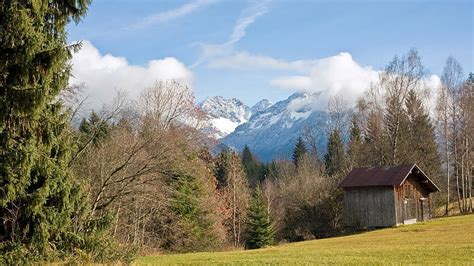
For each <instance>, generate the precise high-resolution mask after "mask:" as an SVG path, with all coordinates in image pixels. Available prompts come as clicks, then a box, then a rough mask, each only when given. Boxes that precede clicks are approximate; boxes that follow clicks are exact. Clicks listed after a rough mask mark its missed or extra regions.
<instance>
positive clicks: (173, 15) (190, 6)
mask: <svg viewBox="0 0 474 266" xmlns="http://www.w3.org/2000/svg"><path fill="white" fill-rule="evenodd" d="M215 2H217V1H216V0H196V1H192V2H189V3H187V4H184V5H182V6H179V7H177V8H175V9H171V10H167V11H163V12H159V13H156V14H153V15H150V16H148V17H145V18H144V19H143V20H141V21H140V22H138V23H136V24H133V25H131V26H130V27H129V28H139V27H145V26H150V25H152V24H155V23H159V22H167V21H171V20H174V19H177V18H180V17H183V16H186V15H188V14H190V13H192V12H194V11H196V10H198V9H199V8H202V7H204V6H207V5H210V4H213V3H215Z"/></svg>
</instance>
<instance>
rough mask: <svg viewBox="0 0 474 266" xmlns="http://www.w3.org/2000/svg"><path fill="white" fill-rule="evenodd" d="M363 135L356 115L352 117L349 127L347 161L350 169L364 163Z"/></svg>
mask: <svg viewBox="0 0 474 266" xmlns="http://www.w3.org/2000/svg"><path fill="white" fill-rule="evenodd" d="M362 156H363V155H362V136H361V130H360V127H359V124H358V122H357V119H356V117H355V116H353V117H352V119H351V126H350V128H349V143H348V144H347V161H348V166H349V169H352V168H354V167H360V166H361V165H362Z"/></svg>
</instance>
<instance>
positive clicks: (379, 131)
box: [364, 112, 386, 166]
mask: <svg viewBox="0 0 474 266" xmlns="http://www.w3.org/2000/svg"><path fill="white" fill-rule="evenodd" d="M364 155H365V159H364V163H365V165H368V166H381V165H384V164H385V158H386V144H385V136H384V130H383V125H382V119H381V117H380V115H379V114H377V113H375V112H371V113H370V114H369V117H368V119H367V129H366V134H365V138H364Z"/></svg>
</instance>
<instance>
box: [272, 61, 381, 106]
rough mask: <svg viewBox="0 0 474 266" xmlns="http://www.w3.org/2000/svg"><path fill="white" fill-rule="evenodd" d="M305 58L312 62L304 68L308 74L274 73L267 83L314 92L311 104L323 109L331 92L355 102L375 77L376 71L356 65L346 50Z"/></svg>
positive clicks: (376, 77) (331, 94)
mask: <svg viewBox="0 0 474 266" xmlns="http://www.w3.org/2000/svg"><path fill="white" fill-rule="evenodd" d="M308 62H311V66H310V67H309V68H308V69H307V70H306V72H307V74H305V75H301V74H299V75H291V76H284V77H277V78H275V79H273V80H271V81H270V84H271V85H273V86H277V87H280V88H285V89H290V90H296V91H300V92H305V93H309V94H312V95H314V94H317V95H318V96H317V97H313V98H314V99H313V100H312V103H313V104H312V105H313V106H317V107H319V109H321V110H323V109H326V107H327V103H328V101H329V99H330V98H331V97H334V96H342V97H343V99H344V100H345V101H347V103H348V104H349V105H352V104H354V103H355V101H356V100H357V98H358V97H359V96H361V95H362V94H363V93H364V91H365V90H366V89H367V88H368V87H369V86H370V84H371V83H373V82H376V81H377V79H378V72H377V71H375V70H373V69H372V68H371V67H363V66H361V65H359V64H358V63H357V62H355V61H354V59H353V58H352V56H351V55H350V54H349V53H340V54H338V55H335V56H331V57H326V58H323V59H319V60H312V61H308ZM290 65H291V63H290Z"/></svg>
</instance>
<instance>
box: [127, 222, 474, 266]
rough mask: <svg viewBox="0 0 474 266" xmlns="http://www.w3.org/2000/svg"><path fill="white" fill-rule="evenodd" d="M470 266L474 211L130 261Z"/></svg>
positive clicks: (473, 253)
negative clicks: (335, 234) (253, 246)
mask: <svg viewBox="0 0 474 266" xmlns="http://www.w3.org/2000/svg"><path fill="white" fill-rule="evenodd" d="M335 263H337V264H361V263H363V264H386V263H391V264H392V263H395V264H399V263H400V264H426V265H428V264H430V265H432V264H467V265H474V215H467V216H457V217H449V218H439V219H435V220H432V221H429V222H423V223H418V224H414V225H406V226H400V227H396V228H388V229H381V230H375V231H370V232H364V233H360V234H354V235H349V236H341V237H335V238H328V239H320V240H313V241H304V242H298V243H291V244H284V245H278V246H273V247H269V248H265V249H259V250H236V251H226V252H200V253H188V254H169V255H168V254H167V255H154V256H144V257H139V258H137V260H136V261H135V265H262V264H267V265H268V264H271V265H278V264H280V265H283V264H291V265H295V264H299V265H301V264H305V265H308V264H335Z"/></svg>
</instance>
